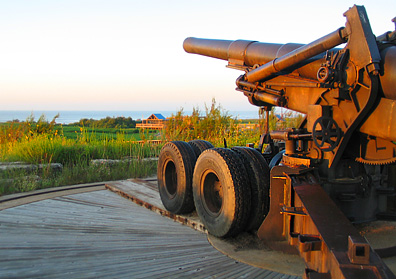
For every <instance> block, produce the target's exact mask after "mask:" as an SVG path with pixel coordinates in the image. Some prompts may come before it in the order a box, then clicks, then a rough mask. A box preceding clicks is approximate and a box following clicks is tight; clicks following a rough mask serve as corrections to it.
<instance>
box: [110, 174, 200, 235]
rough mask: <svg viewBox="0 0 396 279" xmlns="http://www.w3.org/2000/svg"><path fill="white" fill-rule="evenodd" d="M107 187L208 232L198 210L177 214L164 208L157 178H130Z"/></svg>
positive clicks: (153, 209)
mask: <svg viewBox="0 0 396 279" xmlns="http://www.w3.org/2000/svg"><path fill="white" fill-rule="evenodd" d="M106 188H107V189H109V190H111V191H113V192H115V193H117V194H119V195H120V196H122V197H125V198H127V199H129V200H131V201H133V202H134V203H136V204H138V205H140V206H143V207H145V208H147V209H150V210H151V211H154V212H156V213H158V214H160V215H162V216H166V217H168V218H171V219H173V220H174V221H176V222H179V223H181V224H183V225H187V226H189V227H191V228H193V229H195V230H198V231H201V232H206V229H205V226H204V225H203V224H202V222H201V220H200V219H199V217H198V215H197V213H196V212H193V213H190V214H185V215H177V214H173V213H171V212H169V211H168V210H166V209H165V208H164V206H163V205H162V202H161V198H160V195H159V192H158V188H157V185H156V180H149V181H147V180H146V181H144V180H139V179H130V180H123V181H116V182H111V183H106Z"/></svg>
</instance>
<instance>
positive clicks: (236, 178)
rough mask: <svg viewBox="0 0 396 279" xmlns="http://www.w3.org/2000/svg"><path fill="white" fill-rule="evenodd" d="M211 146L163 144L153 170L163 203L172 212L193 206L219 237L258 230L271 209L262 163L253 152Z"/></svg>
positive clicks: (206, 224)
mask: <svg viewBox="0 0 396 279" xmlns="http://www.w3.org/2000/svg"><path fill="white" fill-rule="evenodd" d="M212 147H213V146H212V145H211V144H210V143H209V142H206V141H201V140H195V141H192V142H189V143H186V142H182V141H174V142H169V143H167V144H165V145H164V147H163V148H162V150H161V153H160V157H159V161H158V171H157V175H158V188H159V192H160V196H161V200H162V203H163V204H164V206H165V208H166V209H167V210H169V211H170V212H172V213H175V214H183V213H189V212H191V211H192V210H194V207H195V209H196V211H197V213H198V215H199V217H200V219H201V221H202V222H203V224H204V225H205V227H206V228H207V230H208V231H209V233H210V234H212V235H214V236H217V237H231V236H235V235H237V234H238V233H240V232H242V231H244V230H248V231H254V230H257V229H258V227H259V226H260V225H261V223H262V221H263V219H264V217H265V215H266V214H267V212H268V207H269V168H268V165H267V163H266V161H265V159H264V158H263V157H262V155H261V154H260V153H259V152H258V151H257V150H255V149H252V148H245V147H237V148H233V149H232V150H231V149H226V148H212Z"/></svg>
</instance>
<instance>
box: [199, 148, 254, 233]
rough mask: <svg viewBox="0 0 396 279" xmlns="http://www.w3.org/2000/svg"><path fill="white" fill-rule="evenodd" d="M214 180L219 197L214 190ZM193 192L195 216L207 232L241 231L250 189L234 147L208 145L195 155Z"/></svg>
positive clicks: (247, 208)
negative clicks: (218, 190) (217, 182)
mask: <svg viewBox="0 0 396 279" xmlns="http://www.w3.org/2000/svg"><path fill="white" fill-rule="evenodd" d="M216 180H217V181H219V183H220V189H221V192H220V194H219V196H222V199H219V198H217V199H216V194H214V192H215V190H213V187H214V186H215V185H217V184H216ZM193 194H194V203H195V208H196V211H197V213H198V216H199V217H200V218H201V221H202V223H203V224H204V226H205V228H206V229H207V230H208V232H209V233H210V234H212V235H214V236H216V237H231V236H235V235H237V234H238V233H240V232H242V231H243V229H244V228H245V226H246V222H247V217H248V216H249V202H250V189H249V185H248V183H247V173H246V170H245V167H244V165H243V162H242V161H241V159H240V158H239V156H238V154H236V153H235V152H234V151H232V150H230V149H225V148H212V149H207V150H205V151H204V152H203V153H202V154H201V156H199V158H198V160H197V163H196V164H195V169H194V176H193Z"/></svg>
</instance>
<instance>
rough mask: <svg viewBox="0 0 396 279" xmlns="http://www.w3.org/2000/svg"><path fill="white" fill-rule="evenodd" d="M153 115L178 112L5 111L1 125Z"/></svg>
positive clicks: (253, 114) (242, 114)
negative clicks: (42, 119)
mask: <svg viewBox="0 0 396 279" xmlns="http://www.w3.org/2000/svg"><path fill="white" fill-rule="evenodd" d="M227 112H228V114H229V115H231V116H232V117H236V118H238V119H258V118H259V115H258V110H255V109H252V110H251V111H227ZM153 113H160V114H162V115H163V116H164V117H170V116H172V114H176V111H70V110H64V111H51V110H47V111H45V110H37V111H28V110H3V111H0V123H5V122H9V121H13V120H19V121H21V122H22V121H25V120H26V119H27V118H28V117H30V116H31V115H33V116H34V119H35V120H37V119H39V117H40V116H41V115H44V116H45V118H46V119H47V120H48V121H51V120H52V119H53V118H54V117H55V116H56V115H57V114H59V117H58V118H57V119H56V123H58V124H70V123H75V122H78V121H80V119H83V118H87V119H91V118H92V119H95V120H99V119H103V118H106V117H122V116H123V117H131V118H132V119H133V120H138V119H146V118H147V117H149V116H150V115H151V114H153ZM191 113H192V111H184V114H185V115H190V114H191Z"/></svg>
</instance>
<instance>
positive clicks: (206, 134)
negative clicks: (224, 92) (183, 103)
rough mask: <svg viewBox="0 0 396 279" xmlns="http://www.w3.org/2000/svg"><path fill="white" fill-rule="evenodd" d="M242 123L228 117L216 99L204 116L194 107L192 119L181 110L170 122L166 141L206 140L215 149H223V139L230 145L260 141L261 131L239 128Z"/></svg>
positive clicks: (166, 129) (167, 125) (164, 135)
mask: <svg viewBox="0 0 396 279" xmlns="http://www.w3.org/2000/svg"><path fill="white" fill-rule="evenodd" d="M241 122H242V121H240V120H237V119H236V118H233V117H232V116H231V115H229V113H228V112H227V111H225V110H224V109H223V108H222V107H221V106H220V105H217V103H216V101H215V99H213V100H212V104H211V106H210V107H208V106H205V114H204V115H203V116H202V115H201V112H200V111H199V109H198V108H194V110H193V112H192V114H191V115H190V116H186V115H184V112H183V109H181V110H179V111H178V112H177V113H176V114H175V115H173V116H172V117H171V118H170V120H169V121H168V122H167V124H166V128H165V131H164V134H163V137H164V139H165V140H183V141H189V140H193V139H203V140H207V141H210V142H212V144H214V145H215V146H223V145H224V139H226V141H227V145H228V146H235V145H246V144H247V143H250V142H258V140H259V138H260V133H259V130H258V129H255V130H248V129H242V128H241V127H240V126H239V125H238V124H241Z"/></svg>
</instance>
